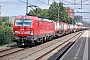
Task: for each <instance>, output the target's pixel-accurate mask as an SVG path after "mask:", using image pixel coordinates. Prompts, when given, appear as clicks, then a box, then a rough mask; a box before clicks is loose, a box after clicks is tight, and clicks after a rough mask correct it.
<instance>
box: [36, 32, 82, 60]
mask: <svg viewBox="0 0 90 60" xmlns="http://www.w3.org/2000/svg"><path fill="white" fill-rule="evenodd" d="M78 35H79V36H78ZM81 35H82V34H77V35H75V36H73V37H71V38H70V39H68V40H67V41H65V42H63V43H62V44H60V45H58V46H56V47H55V48H53V49H52V50H50V51H48V52H46V53H45V54H43V55H42V56H40V57H38V58H36V59H35V60H41V59H42V58H43V57H45V56H46V55H48V54H50V53H51V52H53V51H54V50H56V49H57V48H59V47H60V46H61V45H63V44H65V43H66V42H68V41H70V40H71V39H73V38H76V37H77V36H78V37H77V39H78V38H79V37H80V36H81ZM77 39H76V40H77ZM76 40H75V41H76ZM75 41H74V42H75ZM74 42H73V43H74ZM73 43H71V44H70V45H69V46H68V47H67V48H66V49H65V50H64V51H63V52H62V53H61V54H60V55H59V56H58V55H57V56H56V58H55V57H54V60H59V58H60V57H62V55H63V54H64V53H65V52H66V51H67V50H68V49H69V48H70V46H72V45H73ZM48 60H52V59H48Z"/></svg>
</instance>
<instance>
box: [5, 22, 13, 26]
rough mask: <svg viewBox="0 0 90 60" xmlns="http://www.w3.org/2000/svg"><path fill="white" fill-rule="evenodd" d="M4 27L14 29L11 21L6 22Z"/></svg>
mask: <svg viewBox="0 0 90 60" xmlns="http://www.w3.org/2000/svg"><path fill="white" fill-rule="evenodd" d="M4 25H5V26H8V27H12V25H13V24H12V22H10V21H5V22H4Z"/></svg>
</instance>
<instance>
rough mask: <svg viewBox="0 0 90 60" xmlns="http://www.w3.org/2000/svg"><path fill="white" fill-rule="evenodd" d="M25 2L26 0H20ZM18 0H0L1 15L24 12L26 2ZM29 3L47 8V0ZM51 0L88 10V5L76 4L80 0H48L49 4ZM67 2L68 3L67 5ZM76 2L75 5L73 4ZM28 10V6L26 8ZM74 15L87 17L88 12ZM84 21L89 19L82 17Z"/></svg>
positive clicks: (36, 0) (87, 2)
mask: <svg viewBox="0 0 90 60" xmlns="http://www.w3.org/2000/svg"><path fill="white" fill-rule="evenodd" d="M21 1H24V2H26V0H21ZM21 1H20V0H19V1H18V0H0V5H1V10H0V11H1V16H18V15H25V14H26V3H23V2H21ZM28 1H29V2H28V3H29V4H32V5H37V6H38V7H40V8H42V9H48V8H49V5H47V4H48V0H28ZM53 1H56V2H60V1H61V2H62V3H63V4H64V5H65V6H66V7H70V8H73V9H74V11H75V12H82V11H83V12H90V5H82V9H79V8H81V5H77V4H81V0H49V4H51V3H52V2H53ZM67 4H69V5H67ZM73 4H76V5H73ZM82 4H90V0H82ZM28 10H30V8H29V9H28ZM75 15H82V16H83V18H89V17H90V13H82V14H81V13H75ZM84 20H85V21H89V20H90V19H84Z"/></svg>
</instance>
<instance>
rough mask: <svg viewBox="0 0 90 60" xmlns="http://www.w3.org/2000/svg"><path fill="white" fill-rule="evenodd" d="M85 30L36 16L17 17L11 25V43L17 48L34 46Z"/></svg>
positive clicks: (81, 27)
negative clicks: (14, 43) (15, 44)
mask: <svg viewBox="0 0 90 60" xmlns="http://www.w3.org/2000/svg"><path fill="white" fill-rule="evenodd" d="M87 28H88V27H83V26H78V25H72V24H68V23H66V22H58V21H55V20H49V19H46V18H41V17H37V16H28V15H26V16H17V17H16V18H15V20H14V25H13V41H14V42H16V43H17V45H18V46H25V45H35V44H37V43H43V42H45V41H48V40H52V39H53V38H54V37H59V36H62V35H66V34H69V33H72V32H76V31H80V30H84V29H87Z"/></svg>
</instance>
